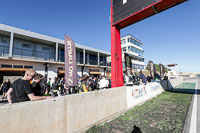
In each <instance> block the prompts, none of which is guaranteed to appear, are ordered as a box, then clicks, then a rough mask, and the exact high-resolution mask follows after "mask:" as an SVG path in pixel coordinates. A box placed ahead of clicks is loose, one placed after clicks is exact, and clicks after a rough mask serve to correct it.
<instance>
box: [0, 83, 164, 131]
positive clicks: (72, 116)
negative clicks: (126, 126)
mask: <svg viewBox="0 0 200 133" xmlns="http://www.w3.org/2000/svg"><path fill="white" fill-rule="evenodd" d="M162 92H163V89H162V87H161V86H160V84H159V83H156V82H155V83H148V84H147V85H146V86H143V85H141V86H133V87H118V88H112V89H107V90H100V91H94V92H88V93H81V94H75V95H67V96H61V97H57V98H54V99H49V100H43V101H35V102H24V103H18V104H12V105H4V106H1V107H0V132H1V133H73V132H80V131H82V130H85V129H87V128H88V127H90V126H92V125H94V124H97V123H100V122H103V121H105V120H108V119H109V118H111V117H113V116H115V115H117V114H120V113H122V112H124V111H126V110H127V109H129V108H131V107H133V106H135V105H137V104H140V103H143V102H145V101H146V100H148V99H151V98H153V97H155V96H156V95H158V94H160V93H162Z"/></svg>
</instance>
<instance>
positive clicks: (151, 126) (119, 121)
mask: <svg viewBox="0 0 200 133" xmlns="http://www.w3.org/2000/svg"><path fill="white" fill-rule="evenodd" d="M189 87H190V86H189ZM191 98H192V94H188V93H175V92H164V93H162V94H161V95H159V96H157V97H156V98H154V99H152V100H149V101H147V102H145V103H144V104H143V105H140V106H136V107H134V108H133V109H131V110H129V111H127V112H125V113H124V114H123V115H121V116H119V117H118V118H116V119H114V120H112V121H111V122H109V123H105V124H104V125H101V126H98V125H97V126H94V127H92V128H90V129H89V130H88V131H87V133H115V132H119V133H121V132H122V133H130V132H132V131H133V126H134V125H135V126H137V127H138V128H139V129H140V130H141V131H142V132H143V133H158V132H162V133H165V132H166V133H168V132H170V133H179V132H182V129H183V125H184V122H185V117H186V115H187V110H188V108H189V105H190V101H191ZM139 129H138V130H139Z"/></svg>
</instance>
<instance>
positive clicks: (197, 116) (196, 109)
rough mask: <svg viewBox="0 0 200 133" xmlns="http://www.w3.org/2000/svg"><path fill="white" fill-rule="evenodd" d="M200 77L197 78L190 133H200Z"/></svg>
mask: <svg viewBox="0 0 200 133" xmlns="http://www.w3.org/2000/svg"><path fill="white" fill-rule="evenodd" d="M199 92H200V75H198V76H197V82H196V87H195V94H194V100H193V107H192V114H191V122H190V130H189V133H200V93H199Z"/></svg>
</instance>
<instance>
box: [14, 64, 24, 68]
mask: <svg viewBox="0 0 200 133" xmlns="http://www.w3.org/2000/svg"><path fill="white" fill-rule="evenodd" d="M13 68H23V65H13Z"/></svg>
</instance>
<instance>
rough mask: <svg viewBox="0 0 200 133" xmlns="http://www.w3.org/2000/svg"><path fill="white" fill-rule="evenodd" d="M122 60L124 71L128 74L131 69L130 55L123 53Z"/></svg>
mask: <svg viewBox="0 0 200 133" xmlns="http://www.w3.org/2000/svg"><path fill="white" fill-rule="evenodd" d="M124 60H125V68H126V72H127V73H128V75H130V74H131V71H132V62H131V57H130V56H129V55H128V54H127V53H124Z"/></svg>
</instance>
